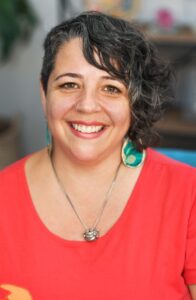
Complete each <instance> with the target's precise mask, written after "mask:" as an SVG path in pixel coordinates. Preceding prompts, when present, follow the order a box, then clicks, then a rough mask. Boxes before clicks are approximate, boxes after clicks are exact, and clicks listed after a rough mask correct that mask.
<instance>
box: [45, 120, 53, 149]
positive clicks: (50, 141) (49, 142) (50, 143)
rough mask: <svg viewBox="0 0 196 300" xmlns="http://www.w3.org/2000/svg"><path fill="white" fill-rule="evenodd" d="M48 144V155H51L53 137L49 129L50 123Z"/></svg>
mask: <svg viewBox="0 0 196 300" xmlns="http://www.w3.org/2000/svg"><path fill="white" fill-rule="evenodd" d="M46 144H47V148H48V153H49V154H51V152H52V135H51V133H50V130H49V128H48V123H46Z"/></svg>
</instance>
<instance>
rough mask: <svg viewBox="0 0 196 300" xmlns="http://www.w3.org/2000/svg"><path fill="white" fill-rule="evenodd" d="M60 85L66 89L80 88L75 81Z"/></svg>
mask: <svg viewBox="0 0 196 300" xmlns="http://www.w3.org/2000/svg"><path fill="white" fill-rule="evenodd" d="M60 87H62V88H64V89H66V90H70V89H71V90H74V89H78V88H79V85H78V84H77V83H75V82H66V83H63V84H61V85H60Z"/></svg>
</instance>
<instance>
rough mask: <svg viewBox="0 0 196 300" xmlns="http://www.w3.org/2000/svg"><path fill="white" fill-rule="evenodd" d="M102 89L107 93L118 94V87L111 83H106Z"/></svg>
mask: <svg viewBox="0 0 196 300" xmlns="http://www.w3.org/2000/svg"><path fill="white" fill-rule="evenodd" d="M104 91H106V92H107V93H109V94H120V92H121V91H120V90H119V88H117V87H115V86H113V85H107V86H105V87H104Z"/></svg>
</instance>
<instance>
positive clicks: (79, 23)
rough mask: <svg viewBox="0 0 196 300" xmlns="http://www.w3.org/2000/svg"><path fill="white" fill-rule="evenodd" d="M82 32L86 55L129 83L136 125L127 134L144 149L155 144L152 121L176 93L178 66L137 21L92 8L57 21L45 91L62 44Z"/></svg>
mask: <svg viewBox="0 0 196 300" xmlns="http://www.w3.org/2000/svg"><path fill="white" fill-rule="evenodd" d="M77 37H79V38H81V40H82V44H83V54H84V57H85V59H86V60H87V61H88V62H89V63H90V64H91V65H93V66H95V67H97V68H99V69H102V70H105V71H106V72H108V73H109V74H110V75H112V76H115V77H116V78H118V79H120V80H122V81H123V82H124V84H125V85H126V87H127V88H128V93H129V101H130V108H131V109H130V113H131V125H130V128H129V130H128V132H127V136H128V137H129V138H130V139H131V140H132V142H133V143H134V144H135V146H136V148H137V149H138V150H139V151H142V150H143V149H145V148H147V147H149V146H153V145H155V142H156V141H157V137H158V135H157V133H156V131H155V130H154V127H153V125H154V123H155V122H156V121H157V120H159V118H160V117H161V116H162V113H163V111H164V108H165V103H167V102H168V100H170V98H171V97H172V79H173V71H172V70H171V67H170V66H169V65H168V64H167V63H165V62H164V61H163V60H162V59H161V58H160V57H159V55H158V51H157V49H156V47H155V46H154V45H153V44H152V43H151V42H150V41H149V40H148V39H147V38H146V37H145V35H144V34H143V33H142V32H141V31H140V30H139V29H138V27H137V25H136V24H132V23H130V22H128V21H125V20H123V19H120V18H117V17H114V16H110V15H106V14H104V13H101V12H96V11H88V12H84V13H82V14H80V15H78V16H77V17H74V18H71V19H69V20H67V21H64V22H62V23H61V24H59V25H57V26H55V27H54V28H53V29H52V30H51V31H50V32H49V33H48V35H47V37H46V39H45V42H44V51H45V53H44V58H43V65H42V70H41V83H42V86H43V89H44V91H45V93H46V92H47V85H48V79H49V76H50V74H51V72H52V70H53V69H54V66H55V59H56V55H57V53H58V51H59V49H60V48H61V47H62V46H63V45H64V43H66V42H69V41H70V40H71V39H73V38H77ZM95 53H96V54H97V55H98V58H99V60H97V59H96V57H95Z"/></svg>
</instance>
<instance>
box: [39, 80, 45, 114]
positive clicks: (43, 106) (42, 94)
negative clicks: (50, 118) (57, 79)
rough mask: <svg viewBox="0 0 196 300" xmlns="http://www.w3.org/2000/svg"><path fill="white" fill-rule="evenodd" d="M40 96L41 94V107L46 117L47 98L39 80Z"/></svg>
mask: <svg viewBox="0 0 196 300" xmlns="http://www.w3.org/2000/svg"><path fill="white" fill-rule="evenodd" d="M40 96H41V103H42V108H43V111H44V115H45V117H46V115H47V99H46V93H45V91H44V89H43V84H42V82H41V81H40Z"/></svg>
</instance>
